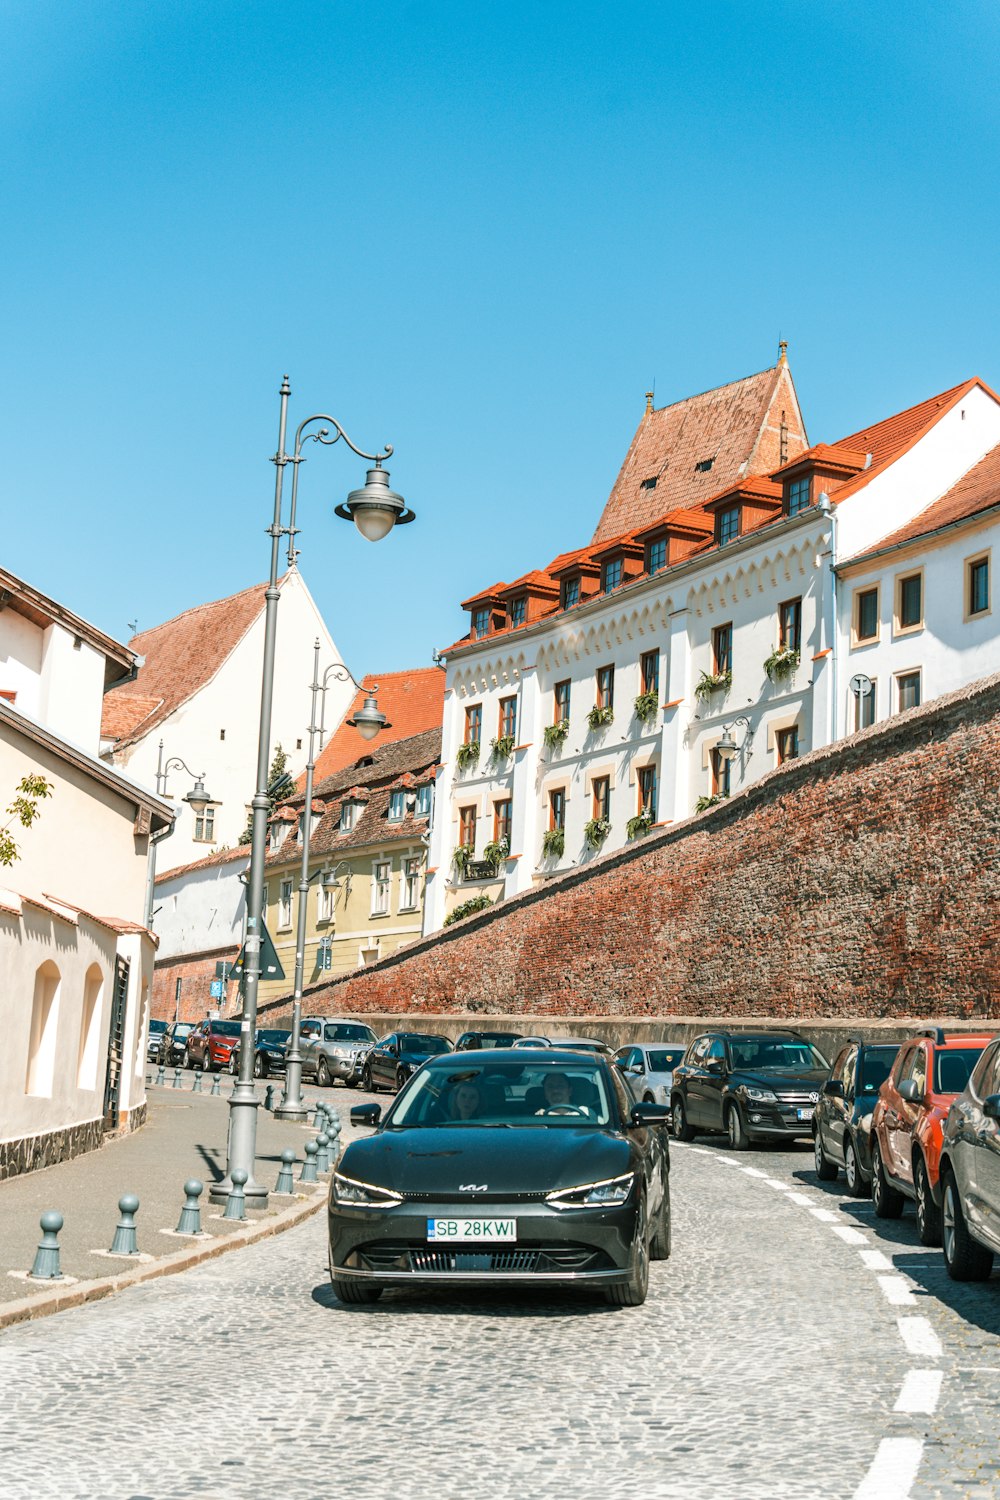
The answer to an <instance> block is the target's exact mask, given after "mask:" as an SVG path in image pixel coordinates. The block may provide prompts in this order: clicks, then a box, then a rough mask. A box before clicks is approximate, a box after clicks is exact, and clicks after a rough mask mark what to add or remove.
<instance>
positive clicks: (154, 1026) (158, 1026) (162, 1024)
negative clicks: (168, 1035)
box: [149, 1021, 167, 1034]
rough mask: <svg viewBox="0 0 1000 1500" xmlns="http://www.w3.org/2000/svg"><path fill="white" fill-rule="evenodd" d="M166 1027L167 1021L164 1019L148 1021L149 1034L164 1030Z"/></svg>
mask: <svg viewBox="0 0 1000 1500" xmlns="http://www.w3.org/2000/svg"><path fill="white" fill-rule="evenodd" d="M166 1029H167V1023H166V1021H150V1023H149V1030H150V1034H154V1033H156V1032H162V1031H166Z"/></svg>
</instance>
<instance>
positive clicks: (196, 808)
mask: <svg viewBox="0 0 1000 1500" xmlns="http://www.w3.org/2000/svg"><path fill="white" fill-rule="evenodd" d="M174 769H177V770H184V771H186V772H187V773H188V775H189V776H194V786H193V787H192V788H191V790H190V791H189V792H187V793H186V794H185V795H184V796H183V797H182V798H181V801H182V802H187V803H190V806H191V810H192V812H194V813H195V815H196V816H200V815H201V814H202V813H203V812H204V811H205V809H206V807H208V805H209V803H210V802H211V800H212V799H211V797H210V796H209V794H208V793H207V792H206V790H205V772H204V771H202V773H201V775H200V776H196V775H195V773H194V771H192V769H191V767H190V766H189V765H188V764H187V762H186V761H183V760H181V758H180V756H179V755H172V756H171V757H170V759H169V760H168V761H166V762H164V759H163V741H162V740H161V741H160V745H159V750H158V752H157V756H156V795H157V796H158V797H165V796H166V795H167V774H168V772H170V771H173V770H174ZM173 831H174V825H173V824H172V823H171V825H170V827H169V828H168V829H166V831H165V832H163V833H161V834H160V835H159V837H158V838H157V837H155V836H152V837H151V838H150V840H149V863H148V865H147V868H146V926H147V927H152V925H153V887H154V885H155V883H156V848H157V845H158V844H159V843H160V841H161V840H162V839H165V838H169V837H170V835H171V834H172V833H173Z"/></svg>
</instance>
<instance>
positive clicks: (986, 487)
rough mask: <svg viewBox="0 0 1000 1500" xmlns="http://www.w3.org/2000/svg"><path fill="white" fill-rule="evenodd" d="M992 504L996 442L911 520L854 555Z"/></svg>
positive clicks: (999, 474)
mask: <svg viewBox="0 0 1000 1500" xmlns="http://www.w3.org/2000/svg"><path fill="white" fill-rule="evenodd" d="M994 505H1000V443H998V444H997V446H996V447H995V448H991V449H990V451H989V453H987V455H986V457H985V458H981V459H980V460H979V462H978V463H977V464H976V465H975V467H974V468H972V469H970V470H969V472H968V473H967V474H966V475H964V476H963V477H962V478H961V479H960V480H959V481H958V483H957V484H954V485H952V487H951V489H950V490H947V491H946V492H945V493H944V494H943V495H941V496H940V498H939V499H937V500H934V501H932V502H931V504H930V505H927V506H925V507H924V509H923V510H922V511H921V512H920V514H919V515H917V516H914V517H913V520H912V521H908V522H907V523H906V525H905V526H900V527H898V528H897V530H896V531H891V532H890V533H889V535H888V536H885V537H883V538H882V540H881V541H880V542H876V543H875V545H874V547H868V548H866V550H865V552H863V553H858V556H859V557H865V556H867V555H868V554H869V553H871V552H881V551H882V550H883V549H884V548H886V547H898V546H901V545H902V543H903V542H912V541H916V540H917V538H918V537H923V536H929V535H930V533H931V532H934V531H939V530H940V529H941V527H942V526H950V525H952V524H954V522H956V521H966V520H970V519H971V518H972V517H974V516H977V515H979V513H980V512H981V511H984V510H989V509H990V507H991V506H994ZM850 561H851V562H854V561H855V559H854V558H851V559H850Z"/></svg>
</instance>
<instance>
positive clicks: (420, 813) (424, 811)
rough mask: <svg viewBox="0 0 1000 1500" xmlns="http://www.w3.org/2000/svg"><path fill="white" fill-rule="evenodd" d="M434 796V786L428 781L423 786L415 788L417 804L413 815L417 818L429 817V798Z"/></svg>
mask: <svg viewBox="0 0 1000 1500" xmlns="http://www.w3.org/2000/svg"><path fill="white" fill-rule="evenodd" d="M433 796H434V788H433V787H432V786H431V784H430V782H427V783H426V785H425V786H421V787H418V788H417V806H416V811H415V816H416V817H418V818H429V817H430V815H431V800H432V798H433Z"/></svg>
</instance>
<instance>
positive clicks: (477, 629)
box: [472, 608, 490, 641]
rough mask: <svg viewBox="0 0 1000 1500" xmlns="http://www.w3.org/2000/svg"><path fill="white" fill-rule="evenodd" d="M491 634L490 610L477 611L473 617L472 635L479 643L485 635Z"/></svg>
mask: <svg viewBox="0 0 1000 1500" xmlns="http://www.w3.org/2000/svg"><path fill="white" fill-rule="evenodd" d="M489 632H490V612H489V610H488V609H485V608H484V609H477V610H476V611H475V613H474V614H473V616H472V635H473V638H474V639H475V640H477V641H481V640H482V638H483V636H484V635H489Z"/></svg>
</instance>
